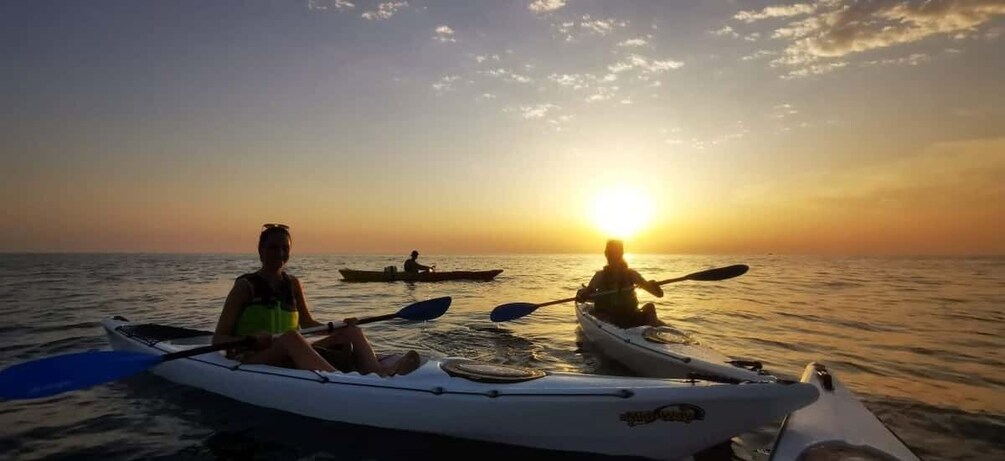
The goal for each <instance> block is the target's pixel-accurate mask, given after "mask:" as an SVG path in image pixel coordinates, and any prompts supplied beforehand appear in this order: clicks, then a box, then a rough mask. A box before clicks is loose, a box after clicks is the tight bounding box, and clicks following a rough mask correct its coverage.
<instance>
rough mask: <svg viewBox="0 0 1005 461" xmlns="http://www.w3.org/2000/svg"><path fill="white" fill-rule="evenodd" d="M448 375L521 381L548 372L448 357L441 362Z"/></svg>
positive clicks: (484, 380) (506, 381) (481, 380)
mask: <svg viewBox="0 0 1005 461" xmlns="http://www.w3.org/2000/svg"><path fill="white" fill-rule="evenodd" d="M440 368H442V369H443V371H445V372H446V373H447V374H448V375H450V376H453V377H456V378H464V379H467V380H470V381H477V382H480V383H519V382H523V381H530V380H532V379H538V378H540V377H542V376H544V375H546V374H547V373H545V372H543V371H541V370H536V369H533V368H526V367H518V366H515V365H501V364H495V363H487V362H479V361H476V360H469V359H448V360H444V361H443V362H442V363H440Z"/></svg>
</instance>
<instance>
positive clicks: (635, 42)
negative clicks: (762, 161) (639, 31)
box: [618, 38, 649, 47]
mask: <svg viewBox="0 0 1005 461" xmlns="http://www.w3.org/2000/svg"><path fill="white" fill-rule="evenodd" d="M648 43H649V42H647V41H646V40H645V39H642V38H633V39H629V40H625V41H623V42H621V43H618V46H623V47H638V46H646V45H647V44H648Z"/></svg>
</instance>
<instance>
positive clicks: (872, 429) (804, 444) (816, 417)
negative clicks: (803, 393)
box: [771, 363, 920, 461]
mask: <svg viewBox="0 0 1005 461" xmlns="http://www.w3.org/2000/svg"><path fill="white" fill-rule="evenodd" d="M801 381H802V382H803V383H808V384H812V385H813V386H815V387H816V388H817V389H818V390H819V391H820V398H819V399H818V400H817V401H816V402H815V403H814V404H812V405H810V406H808V407H805V408H802V409H799V410H796V411H795V412H793V413H792V414H791V415H789V416H788V417H786V418H785V421H784V422H783V423H782V427H781V429H779V431H778V435H777V436H776V438H775V442H774V447H773V448H772V450H771V461H798V460H803V459H860V460H865V461H917V460H918V459H920V458H919V457H918V456H917V455H916V454H915V453H914V452H913V451H911V449H910V448H908V447H907V445H906V444H904V442H903V441H902V440H900V438H899V437H898V436H897V435H896V434H894V433H893V431H891V430H890V429H889V428H888V427H886V425H884V424H883V423H882V422H881V421H880V420H879V419H878V418H876V416H875V415H874V414H872V412H870V411H869V410H868V409H867V408H866V407H865V406H864V405H862V403H861V402H860V401H859V399H858V398H857V397H856V396H855V395H854V394H853V393H852V392H851V391H849V390H848V389H847V388H845V387H844V385H843V384H841V382H839V381H838V379H837V378H836V377H834V375H832V374H831V373H830V371H829V370H827V368H826V367H825V366H824V365H822V364H818V363H810V364H809V365H807V366H806V369H805V371H804V372H803V376H802V379H801Z"/></svg>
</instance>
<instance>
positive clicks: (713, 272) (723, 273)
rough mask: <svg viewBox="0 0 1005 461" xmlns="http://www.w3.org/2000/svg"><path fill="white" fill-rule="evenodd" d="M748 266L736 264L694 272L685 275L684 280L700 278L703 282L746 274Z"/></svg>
mask: <svg viewBox="0 0 1005 461" xmlns="http://www.w3.org/2000/svg"><path fill="white" fill-rule="evenodd" d="M748 270H750V267H749V266H747V265H746V264H736V265H733V266H726V267H719V268H716V269H709V270H707V271H701V272H695V273H693V274H690V275H688V276H686V277H685V279H686V280H700V281H704V282H709V281H715V280H726V279H731V278H733V277H739V276H741V275H743V274H746V273H747V271H748Z"/></svg>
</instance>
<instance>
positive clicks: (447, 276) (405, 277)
mask: <svg viewBox="0 0 1005 461" xmlns="http://www.w3.org/2000/svg"><path fill="white" fill-rule="evenodd" d="M339 273H341V274H342V279H343V280H345V281H346V282H445V281H450V280H475V281H483V282H487V281H489V280H492V279H493V278H495V276H497V275H499V274H501V273H502V269H493V270H487V271H445V272H418V273H416V272H394V271H388V272H385V271H360V270H355V269H339Z"/></svg>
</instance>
